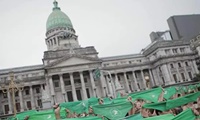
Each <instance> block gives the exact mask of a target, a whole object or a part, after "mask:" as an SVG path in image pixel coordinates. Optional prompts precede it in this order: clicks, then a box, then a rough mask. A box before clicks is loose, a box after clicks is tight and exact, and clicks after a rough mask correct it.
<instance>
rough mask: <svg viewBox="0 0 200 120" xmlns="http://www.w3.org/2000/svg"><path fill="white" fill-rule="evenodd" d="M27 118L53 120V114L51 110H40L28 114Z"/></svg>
mask: <svg viewBox="0 0 200 120" xmlns="http://www.w3.org/2000/svg"><path fill="white" fill-rule="evenodd" d="M28 120H55V114H54V111H53V110H46V111H40V112H38V113H36V114H33V115H30V117H29V119H28Z"/></svg>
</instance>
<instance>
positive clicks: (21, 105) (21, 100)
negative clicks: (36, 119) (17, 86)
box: [19, 90, 24, 112]
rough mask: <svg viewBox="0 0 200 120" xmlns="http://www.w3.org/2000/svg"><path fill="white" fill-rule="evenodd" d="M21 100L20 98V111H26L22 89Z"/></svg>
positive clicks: (20, 92)
mask: <svg viewBox="0 0 200 120" xmlns="http://www.w3.org/2000/svg"><path fill="white" fill-rule="evenodd" d="M19 100H20V112H23V111H24V103H23V97H22V91H21V90H19Z"/></svg>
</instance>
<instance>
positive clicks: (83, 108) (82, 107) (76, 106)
mask: <svg viewBox="0 0 200 120" xmlns="http://www.w3.org/2000/svg"><path fill="white" fill-rule="evenodd" d="M60 106H61V107H64V108H67V109H69V110H70V112H72V113H73V112H75V113H77V114H81V113H84V112H86V113H88V107H89V105H88V100H84V101H76V102H67V103H61V104H60Z"/></svg>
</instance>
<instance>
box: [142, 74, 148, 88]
mask: <svg viewBox="0 0 200 120" xmlns="http://www.w3.org/2000/svg"><path fill="white" fill-rule="evenodd" d="M140 71H141V74H142V82H143V85H144V86H143V88H145V89H148V88H147V86H146V81H145V79H144V73H143V70H140Z"/></svg>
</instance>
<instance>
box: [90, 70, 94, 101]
mask: <svg viewBox="0 0 200 120" xmlns="http://www.w3.org/2000/svg"><path fill="white" fill-rule="evenodd" d="M89 74H90V82H91V86H92V96H93V97H96V93H95V90H94V89H96V86H95V82H94V78H93V74H92V70H90V71H89Z"/></svg>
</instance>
